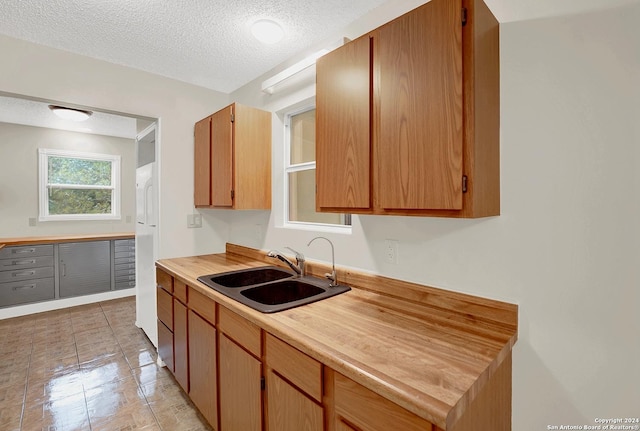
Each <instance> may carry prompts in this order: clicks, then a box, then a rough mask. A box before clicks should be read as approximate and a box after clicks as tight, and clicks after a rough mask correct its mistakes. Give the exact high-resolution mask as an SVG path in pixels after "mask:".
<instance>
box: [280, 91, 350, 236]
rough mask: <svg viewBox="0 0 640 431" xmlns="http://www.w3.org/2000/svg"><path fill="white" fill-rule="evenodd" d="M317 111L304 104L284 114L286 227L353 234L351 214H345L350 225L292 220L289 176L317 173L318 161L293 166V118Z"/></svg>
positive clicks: (314, 106)
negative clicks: (308, 172)
mask: <svg viewBox="0 0 640 431" xmlns="http://www.w3.org/2000/svg"><path fill="white" fill-rule="evenodd" d="M314 109H316V105H315V103H313V102H312V103H309V104H304V105H303V106H298V107H296V108H295V109H290V110H287V111H285V112H284V113H283V117H284V118H283V125H284V151H283V153H284V169H283V172H284V181H283V183H284V199H283V202H284V227H288V228H295V229H305V230H314V231H323V232H338V233H351V228H352V221H351V220H352V219H351V214H344V216H345V218H346V220H348V222H349V224H333V223H320V222H310V221H298V220H290V218H289V216H290V197H291V195H290V186H289V178H290V176H289V174H291V173H295V172H302V171H308V170H313V171H314V173H315V169H316V160H315V157H314V160H313V161H312V162H303V163H296V164H291V118H292V117H294V116H296V115H300V114H303V113H305V112H308V111H311V110H314Z"/></svg>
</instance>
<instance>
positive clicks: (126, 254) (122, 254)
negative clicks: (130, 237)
mask: <svg viewBox="0 0 640 431" xmlns="http://www.w3.org/2000/svg"><path fill="white" fill-rule="evenodd" d="M135 257H136V252H135V251H116V255H115V258H116V260H117V259H124V258H127V259H135Z"/></svg>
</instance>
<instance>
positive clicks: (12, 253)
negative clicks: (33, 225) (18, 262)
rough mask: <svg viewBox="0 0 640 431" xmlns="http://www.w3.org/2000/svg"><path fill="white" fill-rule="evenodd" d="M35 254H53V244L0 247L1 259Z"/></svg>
mask: <svg viewBox="0 0 640 431" xmlns="http://www.w3.org/2000/svg"><path fill="white" fill-rule="evenodd" d="M34 256H53V244H42V245H17V246H12V247H5V248H3V249H0V259H14V258H18V257H21V258H22V257H34Z"/></svg>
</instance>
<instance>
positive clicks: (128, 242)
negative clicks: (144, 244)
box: [113, 238, 136, 247]
mask: <svg viewBox="0 0 640 431" xmlns="http://www.w3.org/2000/svg"><path fill="white" fill-rule="evenodd" d="M113 242H114V244H115V246H116V247H120V246H131V245H132V246H134V247H135V245H136V240H135V238H131V239H116V240H115V241H113Z"/></svg>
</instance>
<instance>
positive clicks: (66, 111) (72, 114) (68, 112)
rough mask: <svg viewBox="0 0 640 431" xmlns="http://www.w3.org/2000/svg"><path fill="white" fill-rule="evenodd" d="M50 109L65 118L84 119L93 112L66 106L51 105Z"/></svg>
mask: <svg viewBox="0 0 640 431" xmlns="http://www.w3.org/2000/svg"><path fill="white" fill-rule="evenodd" d="M49 109H51V111H52V112H53V113H54V114H56V115H57V116H58V117H60V118H62V119H64V120H71V121H84V120H86V119H87V118H89V117H90V116H91V114H93V112H91V111H85V110H83V109H74V108H65V107H64V106H58V105H49Z"/></svg>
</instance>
